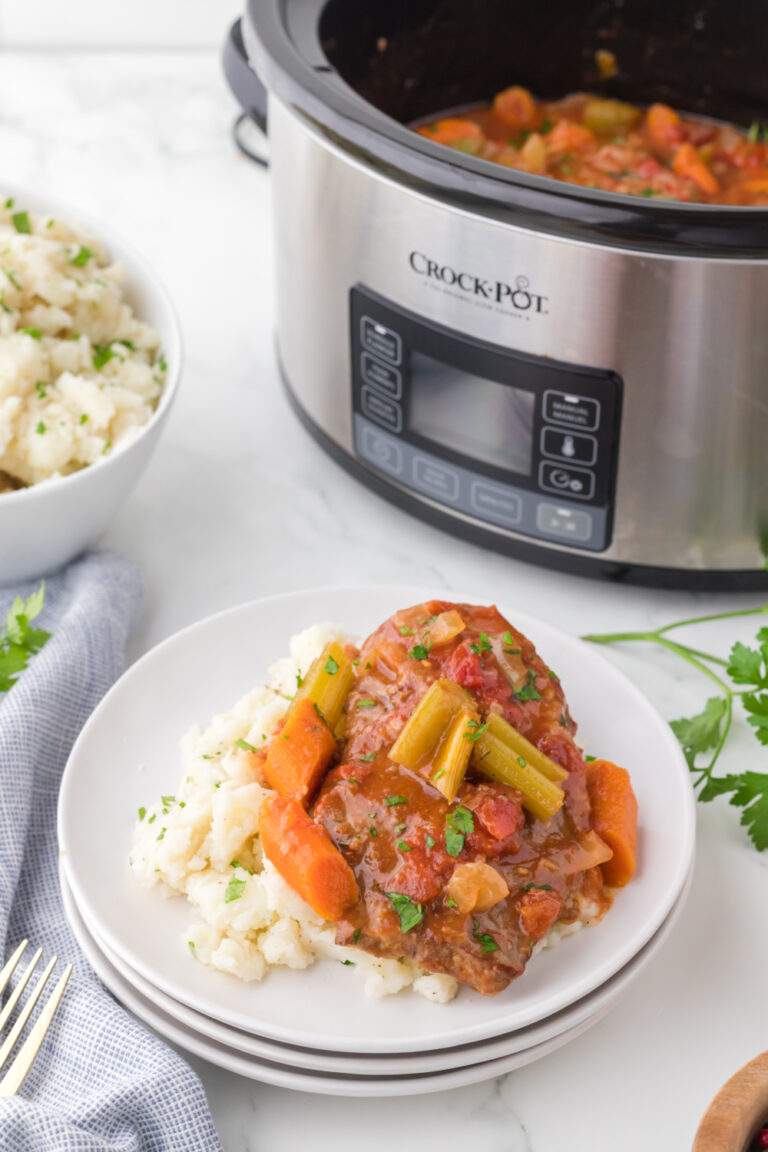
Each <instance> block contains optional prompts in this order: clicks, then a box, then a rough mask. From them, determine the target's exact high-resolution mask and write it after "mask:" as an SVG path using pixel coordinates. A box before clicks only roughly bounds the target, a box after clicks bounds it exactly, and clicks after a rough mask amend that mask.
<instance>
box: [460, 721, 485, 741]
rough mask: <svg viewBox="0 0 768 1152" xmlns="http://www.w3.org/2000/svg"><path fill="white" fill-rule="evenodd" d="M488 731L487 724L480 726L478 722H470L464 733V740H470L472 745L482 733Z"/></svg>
mask: <svg viewBox="0 0 768 1152" xmlns="http://www.w3.org/2000/svg"><path fill="white" fill-rule="evenodd" d="M487 731H488V725H487V724H481V723H480V721H479V720H470V722H469V724H468V726H467V731H466V732H465V733H464V739H465V740H470V741H471V742H472V743H473V744H474V743H475V741H476V740H479V739H480V737H481V736H482V735H483V733H484V732H487Z"/></svg>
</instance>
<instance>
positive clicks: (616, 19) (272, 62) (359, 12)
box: [245, 0, 768, 259]
mask: <svg viewBox="0 0 768 1152" xmlns="http://www.w3.org/2000/svg"><path fill="white" fill-rule="evenodd" d="M245 31H246V37H245V38H246V42H247V43H248V44H249V47H251V46H252V48H253V52H252V55H253V57H254V62H255V66H256V69H257V71H258V73H259V75H260V76H261V79H263V80H264V82H265V83H266V85H267V87H268V88H269V89H271V90H273V91H274V92H275V93H276V94H277V95H278V96H279V97H280V98H281V99H282V100H284V101H285V102H287V103H289V104H291V105H294V106H296V107H298V108H300V109H302V110H303V111H304V112H305V113H306V114H307V115H308V116H309V117H310V118H311V119H312V120H314V121H315V122H317V124H319V125H321V126H323V127H325V128H326V129H328V130H330V131H331V132H332V133H333V135H334V136H335V137H336V138H337V139H338V140H339V141H340V142H342V144H347V145H348V146H349V147H350V148H352V149H353V150H354V151H355V152H357V153H360V154H362V155H363V157H364V158H365V159H366V160H367V161H368V162H370V163H372V164H373V165H375V166H376V167H378V168H383V169H385V170H387V171H388V172H389V174H390V175H391V176H393V177H394V178H396V179H401V180H403V181H404V182H407V183H408V184H410V185H412V186H414V187H417V188H419V189H420V190H421V191H426V192H429V193H431V194H434V195H437V196H439V197H440V198H441V199H447V200H450V201H452V202H455V203H459V204H461V205H463V206H464V207H467V208H470V209H472V208H474V209H475V210H481V211H482V210H483V209H484V208H485V210H490V211H493V212H494V214H496V215H498V214H499V213H502V214H504V213H505V211H507V210H510V218H513V217H514V220H515V222H516V223H524V224H525V225H526V226H529V227H532V228H541V229H544V230H547V231H550V232H556V233H558V234H561V235H570V236H575V237H580V238H583V239H590V240H593V241H599V242H602V243H609V244H623V245H630V246H632V247H635V248H636V247H640V248H649V249H652V250H656V251H679V252H681V253H687V254H689V255H692V254H698V255H702V254H712V255H720V256H725V255H737V256H740V257H743V258H753V259H755V258H761V257H765V256H766V255H768V209H765V208H746V207H731V206H720V205H707V204H683V203H679V202H674V201H654V200H645V199H640V198H639V197H632V196H623V195H618V194H616V193H610V192H602V191H599V190H596V189H589V188H582V187H579V186H576V185H569V184H565V183H562V182H559V181H555V180H552V179H550V178H548V177H540V176H531V175H528V174H526V173H523V172H518V171H516V170H514V169H510V168H505V167H502V166H501V165H495V164H492V163H490V162H488V161H485V160H480V159H478V158H477V157H473V156H469V155H466V154H464V153H460V152H454V151H450V150H448V149H446V148H444V147H442V146H441V145H438V144H434V143H433V142H431V141H429V140H427V139H426V138H424V137H423V136H419V135H418V134H416V133H415V132H413V131H412V130H411V129H410V128H409V127H408V126H407V125H408V124H409V123H411V122H413V121H414V120H418V119H421V118H426V117H430V116H433V115H435V114H438V113H440V112H442V111H444V110H445V109H448V108H453V107H459V106H461V105H466V104H471V103H474V102H479V101H482V100H486V99H490V98H491V97H492V95H493V93H494V92H495V91H498V90H499V89H500V88H503V87H504V86H506V85H508V84H512V83H521V84H524V85H526V86H527V87H529V88H531V89H532V90H533V91H534V92H535V93H536V94H537V95H539V96H543V97H545V98H553V97H556V96H559V95H563V94H565V93H566V92H569V91H573V90H577V89H589V90H590V91H597V92H602V93H605V94H606V95H611V96H617V97H620V98H622V99H627V100H634V101H637V102H639V103H649V102H651V101H654V100H663V101H664V102H666V103H670V104H673V105H675V106H676V107H678V108H681V109H685V110H687V111H691V112H695V113H700V114H702V115H707V116H715V117H717V118H720V119H725V120H732V121H734V122H735V123H737V124H741V125H742V126H745V127H746V126H749V125H750V124H752V123H753V122H755V121H758V122H761V123H762V122H766V123H768V67H767V66H766V55H765V44H766V39H767V37H766V32H768V3H766V0H729V2H725V0H669V2H668V3H666V4H660V3H659V2H658V0H561V2H558V0H549V2H548V3H547V4H541V3H538V4H537V3H530V0H528V2H527V3H525V4H523V3H517V2H515V0H482V2H480V3H479V2H478V0H473V2H471V3H470V0H387V3H386V4H371V3H361V0H248V8H247V14H246V29H245ZM600 48H608V49H610V50H611V51H612V52H613V53H614V54H615V56H616V57H617V60H618V62H619V69H620V70H619V74H618V76H617V77H615V78H613V79H608V80H606V79H602V78H600V76H599V75H598V73H597V69H596V65H595V52H596V51H597V50H598V49H600ZM521 212H522V213H524V216H522V217H521Z"/></svg>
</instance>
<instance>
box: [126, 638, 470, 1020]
mask: <svg viewBox="0 0 768 1152" xmlns="http://www.w3.org/2000/svg"><path fill="white" fill-rule="evenodd" d="M334 639H338V640H341V641H345V640H346V639H347V637H346V636H345V635H344V634H343V633H342V632H341V631H340V630H339V629H337V628H333V627H332V626H330V625H314V626H313V627H311V628H308V629H307V630H306V631H304V632H301V633H300V634H299V635H298V636H294V638H293V639H292V640H291V642H290V656H288V657H286V658H285V659H282V660H279V661H278V662H277V663H276V664H275V665H273V667H272V668H271V669H270V672H269V680H268V684H267V686H266V687H263V688H256V689H255V690H254V691H252V692H249V693H248V694H247V695H246V696H244V697H243V698H242V699H241V700H239V701H238V702H237V704H235V706H234V707H233V708H232V709H231V711H229V712H223V713H221V714H220V715H218V716H214V718H213V719H212V720H211V722H210V723H209V725H208V726H207V728H205V729H203V730H200V729H199V728H195V729H193V730H192V731H191V732H189V733H188V734H187V736H186V737H185V738H184V740H183V741H182V746H181V753H182V760H183V765H184V767H183V773H184V774H183V776H182V779H181V781H180V782H179V785H178V787H177V788H176V791H175V793H174V794H173V795H167V796H162V797H161V798H160V800H159V801H158V802H157V803H156V804H154V805H152V806H151V807H147V808H141V809H140V811H139V818H138V820H137V823H136V828H135V834H134V843H133V848H132V851H131V854H130V867H131V869H132V871H133V874H134V876H135V877H136V879H137V880H138V881H139V882H140V883H142V884H144V885H145V886H146V887H148V888H153V887H157V888H159V889H160V890H161V891H162V892H164V893H165V894H167V895H172V894H179V895H183V896H185V897H186V899H187V900H188V901H189V903H190V904H191V905H192V907H193V908H194V910H195V914H196V918H195V920H194V921H193V923H192V924H191V926H190V927H189V929H188V930H187V931H186V932H185V934H184V939H183V941H182V944H183V946H184V947H185V948H186V949H188V951H189V952H190V953H191V954H192V956H194V957H195V958H196V959H197V960H199V961H200V962H201V963H202V964H207V965H210V967H212V968H217V969H218V970H219V971H220V972H226V973H228V974H229V975H232V976H237V977H239V978H240V979H241V980H261V979H262V977H263V976H264V975H265V974H266V973H267V971H268V969H269V968H271V967H285V968H296V969H301V968H306V967H308V966H309V965H310V964H313V963H314V962H315V960H316V959H318V958H325V959H328V960H333V961H336V962H337V963H342V964H344V965H346V966H347V967H348V968H349V971H350V973H354V974H356V975H357V976H359V977H361V978H362V979H363V981H364V988H365V992H366V994H367V995H369V996H374V997H381V996H387V995H390V994H393V993H396V992H400V991H401V990H402V989H403V988H408V987H412V988H413V989H414V991H416V992H418V993H419V994H421V995H422V996H425V997H426V998H427V999H429V1000H432V1001H435V1002H436V1003H445V1002H447V1001H448V1000H451V999H452V998H453V997H454V996H455V995H456V990H457V982H456V980H455V979H454V978H453V977H452V976H446V975H439V974H438V975H435V974H428V973H423V972H422V971H420V970H419V969H418V968H417V967H415V965H413V964H412V963H411V962H410V961H408V960H407V959H403V960H389V959H379V958H377V957H375V956H372V955H370V954H369V953H367V952H363V951H362V950H361V949H359V948H351V947H343V946H341V945H338V944H336V942H335V929H334V927H333V925H330V924H326V923H324V922H323V921H322V920H321V919H320V917H319V916H318V915H317V914H316V913H315V912H313V911H312V909H311V908H310V907H309V905H308V904H305V903H304V901H303V900H302V899H301V898H300V897H299V896H297V895H296V893H295V892H294V891H293V890H292V889H291V888H290V887H289V886H288V885H287V884H286V883H285V881H284V880H283V879H282V877H281V876H280V874H279V873H278V872H277V871H276V869H275V868H274V867H273V866H272V864H271V863H270V862H269V860H267V859H266V858H265V857H264V856H263V855H262V852H261V847H260V844H259V837H258V821H259V810H260V808H261V805H262V803H263V801H264V798H265V796H267V795H268V792H267V790H266V789H264V788H262V786H261V785H260V784H259V783H258V782H257V781H256V779H255V777H254V772H253V769H252V767H251V755H250V752H249V750H248V749H249V746H250V747H254V748H259V747H261V746H262V745H263V744H264V743H265V742H266V741H267V740H268V739H269V737H270V735H271V734H272V733H273V732H274V730H275V727H276V725H277V723H278V721H279V720H280V719H281V717H282V716H283V715H284V714H285V712H286V710H287V708H288V704H289V702H290V696H291V695H292V694H293V692H294V691H295V689H296V678H297V675H298V674H300V673H301V674H304V673H306V672H307V670H308V668H309V666H310V664H311V663H312V661H313V660H314V659H315V658H316V657H317V656H319V655H320V653H321V652H322V650H323V648H324V647H325V645H326V644H327V643H328V642H329V641H330V640H334Z"/></svg>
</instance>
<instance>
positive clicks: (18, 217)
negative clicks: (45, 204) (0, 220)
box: [11, 212, 32, 236]
mask: <svg viewBox="0 0 768 1152" xmlns="http://www.w3.org/2000/svg"><path fill="white" fill-rule="evenodd" d="M11 221H12V223H13V226H14V228H15V229H16V231H17V232H21V233H22V234H23V235H25V236H29V235H30V233H31V232H32V225H31V224H30V221H29V213H28V212H14V214H13V216H11Z"/></svg>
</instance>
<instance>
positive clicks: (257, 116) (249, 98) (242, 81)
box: [222, 20, 269, 168]
mask: <svg viewBox="0 0 768 1152" xmlns="http://www.w3.org/2000/svg"><path fill="white" fill-rule="evenodd" d="M241 24H242V22H241V21H240V20H236V21H235V22H234V24H233V25H232V27H231V28H230V30H229V35H228V36H227V39H226V42H225V44H224V51H223V54H222V64H223V67H224V75H225V76H226V78H227V83H228V84H229V87H230V89H231V90H232V93H233V94H234V96H235V99H236V100H237V101H238V103H239V104H240V105H241V107H242V109H243V111H242V112H241V113H240V115H239V116H238V117H237V119H236V120H235V123H234V125H233V126H232V135H233V137H234V140H235V144H236V145H237V147H238V148H239V149H240V151H241V152H242V153H243V155H244V156H247V157H248V159H249V160H253V161H255V163H256V164H260V165H261V166H262V167H263V168H267V167H268V165H269V158H268V155H267V153H266V151H264V152H255V151H254V150H253V148H251V147H249V145H248V144H247V143H246V141H245V140H244V139H243V135H242V129H243V127H244V126H245V125H246V124H255V125H256V127H257V128H258V130H259V132H260V133H261V135H262V137H263V138H264V142H265V144H266V136H267V90H266V88H265V87H264V85H263V84H262V82H261V80H260V79H259V77H258V76H257V75H256V73H255V72H254V70H253V67H252V66H251V62H250V60H249V59H248V54H247V52H246V50H245V44H244V43H243V31H242V27H241Z"/></svg>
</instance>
